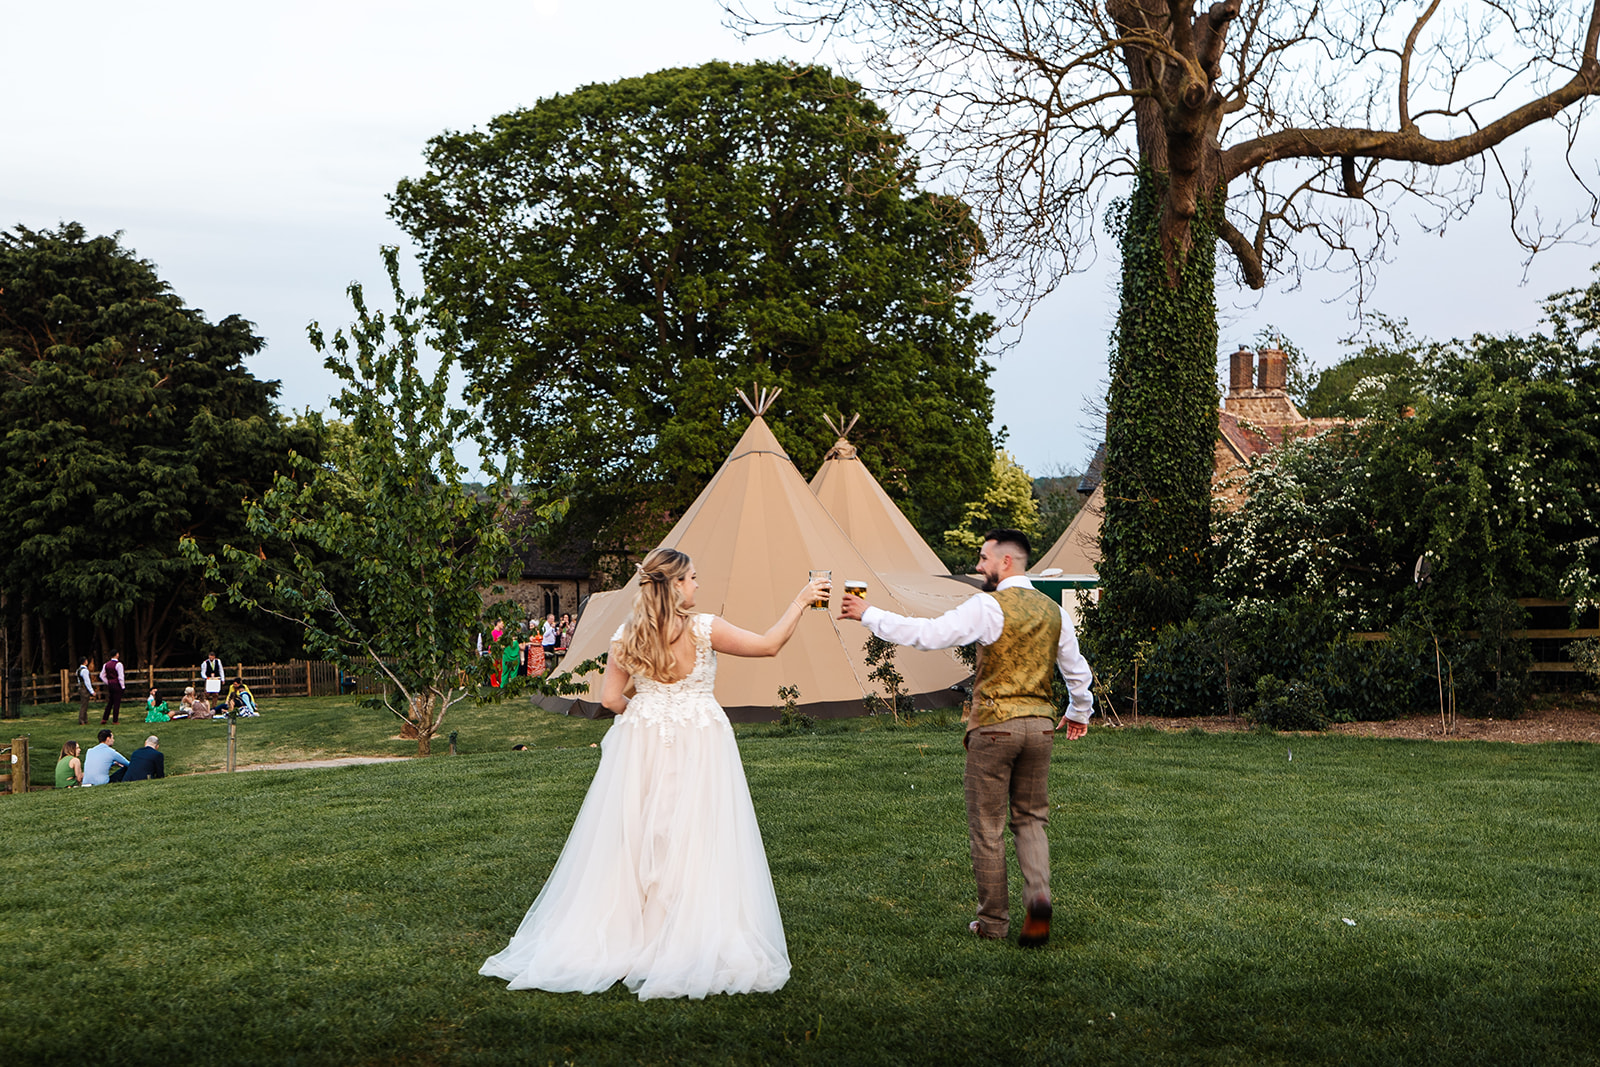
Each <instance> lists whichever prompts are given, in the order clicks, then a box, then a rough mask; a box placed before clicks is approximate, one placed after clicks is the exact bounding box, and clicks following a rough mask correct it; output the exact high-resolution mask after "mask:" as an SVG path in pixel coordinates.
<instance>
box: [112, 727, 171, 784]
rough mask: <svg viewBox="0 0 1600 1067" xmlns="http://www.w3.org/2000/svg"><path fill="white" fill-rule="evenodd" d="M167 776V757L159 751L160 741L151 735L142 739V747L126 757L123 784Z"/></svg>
mask: <svg viewBox="0 0 1600 1067" xmlns="http://www.w3.org/2000/svg"><path fill="white" fill-rule="evenodd" d="M166 776H167V757H166V755H165V753H163V752H162V751H161V739H160V738H159V737H157V736H156V735H155V734H151V735H150V736H149V737H147V738H145V739H144V747H143V748H141V749H137V750H136V751H135V752H134V754H133V755H131V756H129V757H128V773H127V774H125V775H123V776H122V780H123V781H124V782H142V781H144V780H145V779H146V778H165V777H166Z"/></svg>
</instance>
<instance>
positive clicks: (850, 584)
mask: <svg viewBox="0 0 1600 1067" xmlns="http://www.w3.org/2000/svg"><path fill="white" fill-rule="evenodd" d="M844 591H845V592H846V593H849V594H850V595H851V596H858V597H860V598H861V599H862V600H865V599H867V583H866V582H865V581H863V580H862V579H860V578H846V579H845V580H844Z"/></svg>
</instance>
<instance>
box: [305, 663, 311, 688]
mask: <svg viewBox="0 0 1600 1067" xmlns="http://www.w3.org/2000/svg"><path fill="white" fill-rule="evenodd" d="M310 695H311V661H310V660H306V696H310Z"/></svg>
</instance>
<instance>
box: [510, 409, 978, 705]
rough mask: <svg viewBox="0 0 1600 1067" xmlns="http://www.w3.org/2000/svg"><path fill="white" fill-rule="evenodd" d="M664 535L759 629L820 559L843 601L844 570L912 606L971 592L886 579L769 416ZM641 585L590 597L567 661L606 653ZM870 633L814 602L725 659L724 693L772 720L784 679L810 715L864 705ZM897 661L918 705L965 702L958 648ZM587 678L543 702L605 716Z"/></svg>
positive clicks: (877, 592) (893, 606)
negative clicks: (766, 647) (584, 686)
mask: <svg viewBox="0 0 1600 1067" xmlns="http://www.w3.org/2000/svg"><path fill="white" fill-rule="evenodd" d="M661 545H662V546H663V547H669V548H676V549H679V550H680V551H683V552H687V553H688V554H689V555H690V556H691V557H692V558H693V559H694V561H695V570H696V572H697V575H698V578H699V582H700V590H699V594H698V597H697V602H696V607H695V610H696V611H707V612H713V613H715V614H718V615H721V616H722V617H723V618H725V619H727V620H728V621H729V622H730V623H733V624H734V625H735V626H741V627H743V628H745V629H749V630H762V629H765V628H766V627H768V626H770V625H771V624H772V623H773V622H774V621H775V620H776V619H777V618H778V617H779V616H780V615H781V614H782V613H783V610H784V608H785V607H786V606H787V605H788V604H789V602H790V601H791V600H792V599H793V597H794V595H795V593H797V592H798V591H799V590H800V588H801V586H803V585H804V584H805V579H806V572H807V571H808V570H809V569H811V568H815V567H826V568H829V569H831V570H832V571H833V579H834V603H835V604H837V603H838V597H839V596H840V595H842V592H843V583H844V579H845V578H863V579H865V580H866V581H867V582H868V583H869V594H868V595H869V596H870V597H871V599H872V601H873V602H874V603H876V604H880V605H882V606H883V607H885V608H887V609H888V610H890V611H896V612H901V613H904V614H929V613H931V612H934V611H943V610H946V609H947V608H948V607H949V606H952V605H953V603H954V602H955V601H958V600H959V599H960V598H961V597H963V596H964V595H966V594H967V593H970V591H971V590H970V589H966V588H964V587H962V586H961V585H959V584H958V583H957V582H955V581H954V580H952V579H949V578H945V579H944V580H943V581H944V582H945V583H948V585H949V587H950V588H951V590H952V591H953V592H952V594H949V595H943V594H942V590H940V589H939V587H938V586H930V587H929V588H923V589H917V588H908V589H905V590H903V591H901V590H899V589H897V588H896V584H895V583H893V582H890V581H887V580H885V579H884V578H883V577H882V576H881V575H880V574H879V573H878V572H877V571H876V570H875V569H874V568H873V567H872V566H871V564H869V563H868V561H867V560H866V559H865V558H864V557H863V556H862V554H861V552H860V551H858V550H857V548H856V547H855V545H854V544H852V543H851V541H850V538H849V537H847V536H846V535H845V532H844V531H843V530H842V529H840V527H839V524H838V523H837V522H835V521H834V520H833V518H832V517H831V516H830V515H829V514H828V512H827V509H825V508H824V507H823V506H822V504H821V502H819V501H818V500H817V498H816V496H815V495H814V494H813V493H812V492H811V489H810V487H809V486H807V484H806V482H805V479H803V478H802V477H801V476H800V472H799V471H797V470H796V469H795V466H794V463H793V462H792V461H791V460H790V459H789V456H788V454H787V453H786V452H785V451H784V450H783V446H782V445H780V444H779V443H778V440H777V438H776V437H774V436H773V434H772V431H771V429H770V428H769V427H768V426H767V424H766V422H765V420H763V419H762V418H761V417H760V416H759V415H758V416H756V417H755V418H754V419H753V420H752V421H751V423H750V426H749V428H748V429H746V430H745V432H744V435H743V436H742V437H740V439H739V443H738V444H736V445H735V446H734V448H733V451H732V452H731V453H730V454H729V456H728V458H727V460H726V461H725V462H724V463H723V465H722V467H721V469H719V470H718V471H717V473H716V475H715V476H714V477H713V478H712V479H711V482H710V483H709V484H708V485H707V486H706V488H705V489H704V490H703V491H702V492H701V494H700V496H699V497H697V498H696V499H695V502H694V503H693V504H691V505H690V507H689V509H688V511H686V512H685V513H684V515H683V517H682V518H681V519H679V520H678V523H677V525H675V526H674V527H673V528H672V530H671V532H669V533H668V534H667V536H666V537H665V538H664V539H663V540H662V542H661ZM637 588H638V576H637V575H635V576H634V577H633V578H631V579H630V580H629V581H628V584H627V585H626V586H624V587H623V588H622V589H621V590H619V591H618V592H617V593H615V594H611V595H608V596H606V597H605V598H604V599H602V600H600V602H599V603H591V604H590V606H589V607H588V609H586V610H585V612H584V615H583V618H582V619H581V620H580V621H579V624H578V628H577V632H576V633H575V634H574V636H573V640H572V645H571V647H570V648H569V649H568V652H567V659H566V662H567V663H569V664H577V663H581V662H583V661H584V660H586V659H590V658H593V657H596V656H598V655H599V654H600V653H602V652H604V651H606V649H607V648H608V647H609V646H610V642H611V638H612V636H613V634H614V633H615V632H616V629H617V627H618V626H620V625H621V624H622V621H623V620H624V619H626V618H627V615H628V611H629V608H630V606H631V604H632V602H633V597H634V593H635V591H636V590H637ZM939 605H943V606H939ZM867 636H868V635H867V631H866V630H865V628H863V627H862V626H861V625H860V624H858V623H853V622H841V621H839V620H837V619H835V618H834V617H833V613H832V612H831V611H806V612H805V613H804V614H803V615H802V616H801V618H800V624H799V627H798V629H797V630H796V631H795V636H794V638H793V639H792V640H791V641H790V642H789V644H788V645H787V646H786V647H785V648H784V650H783V651H782V652H781V653H779V654H778V655H777V656H774V657H771V658H767V659H741V658H738V657H735V656H722V657H719V659H718V661H717V687H716V694H717V699H718V701H719V702H720V703H721V704H722V706H723V708H724V709H726V710H727V712H728V715H729V717H730V718H731V719H734V720H735V721H752V720H758V719H770V718H773V717H774V716H775V715H776V714H777V712H776V710H775V709H776V705H777V703H778V688H779V687H780V686H785V685H794V686H798V687H799V689H800V705H801V706H802V707H803V708H804V709H805V710H806V711H807V712H808V713H809V714H812V715H822V716H846V715H859V714H861V713H862V710H863V701H864V699H865V697H866V696H867V694H868V693H869V692H874V691H876V688H877V687H876V686H875V685H874V684H873V683H871V682H869V681H868V680H867V674H868V671H869V668H868V667H867V664H866V653H865V645H866V639H867ZM895 663H896V666H897V667H898V668H899V670H900V673H901V674H902V675H903V676H904V677H905V679H906V688H907V692H909V693H910V694H911V696H912V698H913V699H914V700H916V701H917V703H918V704H919V705H920V706H922V707H937V706H941V705H952V704H955V703H958V702H959V700H960V695H959V694H958V693H956V692H952V690H951V687H952V686H954V685H956V684H957V683H959V682H961V681H962V680H964V679H965V678H966V677H967V675H968V674H969V672H968V671H967V669H966V668H965V667H964V666H963V665H962V664H961V663H960V661H959V660H958V659H957V658H956V657H955V655H954V653H952V652H919V651H917V650H915V649H910V648H902V649H899V650H898V651H897V653H896V657H895ZM589 680H590V692H589V693H588V694H585V695H584V696H581V697H579V698H578V699H577V700H576V701H573V700H570V699H558V698H541V699H540V703H541V704H543V705H544V706H545V707H549V708H552V709H553V710H561V711H566V710H569V707H570V706H571V705H573V704H576V706H577V708H578V710H581V711H583V712H584V713H585V714H589V715H595V714H598V713H600V710H601V709H600V708H599V705H598V703H597V698H598V695H599V678H598V676H591V678H590V679H589Z"/></svg>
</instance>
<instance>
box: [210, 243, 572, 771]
mask: <svg viewBox="0 0 1600 1067" xmlns="http://www.w3.org/2000/svg"><path fill="white" fill-rule="evenodd" d="M384 260H385V264H386V266H387V267H388V272H389V280H390V283H391V285H392V287H393V290H394V298H395V305H396V306H395V310H394V311H393V312H391V313H389V314H388V315H387V316H386V315H385V314H384V313H382V312H381V311H369V310H368V309H367V306H366V302H365V299H364V297H363V294H362V290H361V287H360V286H359V285H352V286H351V287H350V290H349V293H350V299H351V302H352V303H353V304H354V306H355V312H356V322H355V323H353V324H352V325H351V326H350V328H349V332H348V333H346V332H345V331H344V330H340V331H339V332H337V333H336V334H334V336H333V339H332V341H331V342H328V341H326V340H325V338H324V337H323V335H322V332H321V330H320V329H319V328H318V327H317V325H316V324H315V323H313V324H312V326H311V329H310V333H311V343H312V345H313V346H314V347H315V348H316V349H317V351H319V352H324V353H327V358H326V361H325V363H326V366H327V367H328V369H329V370H331V371H333V373H334V374H336V375H338V377H339V379H340V380H341V381H342V382H344V386H343V388H342V389H341V390H340V392H339V395H338V396H337V397H335V398H334V400H333V408H334V410H335V411H337V412H338V414H339V415H340V416H341V417H342V418H343V419H344V420H345V421H346V422H347V423H348V428H349V432H348V433H347V434H341V435H340V436H339V437H338V438H337V442H336V447H334V448H332V449H331V450H330V457H329V459H330V461H329V462H328V463H326V464H320V463H317V462H314V461H313V460H312V459H310V458H308V457H304V456H296V457H294V462H293V465H292V469H291V471H290V472H289V473H285V474H280V475H279V476H278V477H277V479H276V480H275V481H274V482H273V484H272V486H271V487H270V488H269V489H268V490H267V491H266V492H265V493H263V494H262V495H261V497H260V498H259V499H258V500H256V501H254V502H252V503H251V504H250V506H249V509H248V518H247V525H248V529H249V533H250V540H248V541H245V542H243V543H242V544H227V545H223V546H222V548H221V559H220V560H219V559H218V558H217V556H216V555H211V554H205V553H202V552H201V550H200V549H199V547H198V546H197V545H195V543H194V542H193V541H188V542H186V543H185V547H186V549H187V551H188V553H189V555H190V558H191V559H193V560H194V561H195V562H197V563H200V564H201V565H203V566H204V567H205V568H206V572H207V574H208V575H209V576H210V577H211V578H212V579H214V580H222V579H224V577H225V568H228V567H231V568H234V569H235V573H234V574H233V577H232V578H231V580H228V581H227V596H228V599H229V600H230V601H232V602H233V603H235V604H238V605H240V606H242V607H244V608H246V609H248V610H251V611H254V612H259V613H262V614H265V615H267V616H271V617H277V618H281V619H284V620H286V621H289V622H291V623H293V624H295V625H296V626H298V627H300V628H302V629H303V630H304V633H305V644H306V648H307V650H308V651H310V652H312V653H313V654H316V655H322V656H326V657H329V658H331V659H334V660H337V661H338V662H339V664H340V665H341V666H342V667H343V668H344V669H345V670H347V671H351V672H355V671H357V670H362V671H369V670H375V671H376V672H377V673H378V674H379V675H381V676H382V677H383V678H384V679H385V681H386V683H387V686H386V689H385V695H384V702H385V705H386V706H387V707H388V708H389V710H390V711H392V712H393V713H394V714H395V715H397V716H399V717H401V718H402V719H404V720H406V721H407V722H409V723H411V724H412V725H414V726H415V727H416V731H417V753H418V755H422V756H426V755H428V754H429V752H430V751H431V747H432V740H433V737H434V736H435V734H437V733H438V731H439V728H440V726H441V725H442V724H443V723H444V721H445V716H446V714H447V713H448V712H449V711H450V709H451V708H452V707H453V706H455V705H456V704H458V703H460V702H461V701H462V700H465V699H467V698H469V697H471V696H474V695H481V694H482V688H481V681H482V679H481V678H480V673H481V672H480V670H479V666H480V657H479V655H478V650H477V638H478V635H479V634H480V633H482V634H487V633H488V631H489V624H490V617H491V615H492V614H494V612H493V611H486V609H485V604H484V598H483V595H482V593H483V591H485V590H490V589H492V588H493V587H494V585H495V583H496V582H497V581H499V580H501V579H502V578H504V577H505V576H506V573H507V572H506V569H507V567H508V565H509V564H510V561H511V559H512V558H513V553H512V551H511V549H512V543H511V539H510V537H509V535H508V534H507V530H506V527H507V524H506V523H505V522H503V521H502V519H503V518H504V517H505V515H506V514H507V513H508V512H509V511H511V510H514V508H515V506H516V504H517V503H518V502H517V501H515V500H514V499H513V497H512V493H511V486H512V478H513V476H514V473H515V470H516V465H515V462H514V460H513V459H512V458H510V457H507V458H506V459H505V461H504V463H503V464H502V465H501V467H500V468H499V469H498V470H497V471H495V472H494V475H495V476H494V480H493V482H492V484H491V485H490V486H489V487H488V488H487V490H486V491H485V493H484V494H482V495H479V494H477V493H474V492H470V491H468V489H467V488H466V486H465V484H464V483H463V481H462V475H463V474H464V473H465V472H466V468H465V467H463V466H462V464H461V462H460V461H459V460H458V459H457V458H456V448H457V445H458V444H459V443H461V442H463V441H469V440H475V441H482V440H483V439H484V438H485V431H484V427H483V424H482V422H481V421H480V420H479V419H478V418H477V417H476V416H475V415H473V414H472V413H470V412H468V411H466V410H463V409H460V408H457V407H455V406H454V405H453V404H452V400H451V396H452V394H451V390H450V371H451V368H452V367H453V366H454V363H455V358H456V352H457V351H458V349H459V343H460V342H459V337H458V335H457V334H456V333H455V332H454V325H453V323H452V321H451V320H450V318H449V316H448V315H447V314H433V315H432V318H433V320H434V321H435V322H436V323H437V324H438V332H437V335H436V336H432V337H429V338H428V341H429V343H430V344H431V345H432V347H433V348H434V349H435V350H436V351H437V352H438V353H439V354H440V360H439V365H438V367H437V369H436V370H435V371H434V372H433V374H432V375H431V376H429V375H426V374H424V372H423V370H422V368H421V367H420V366H419V359H420V355H421V346H420V340H421V338H422V334H423V329H424V326H423V320H424V317H425V315H426V314H427V313H428V312H430V311H434V310H435V309H431V308H429V306H428V305H427V304H426V303H425V302H424V301H423V300H422V299H421V298H419V297H415V296H408V295H406V293H405V292H404V290H403V288H402V286H401V284H400V277H399V258H398V251H397V250H396V249H393V248H386V249H384ZM330 349H331V352H330V351H329V350H330ZM484 454H485V455H488V454H489V453H488V451H487V450H485V453H484ZM547 517H548V513H547ZM269 549H271V551H270V552H269V551H268V550H269ZM323 559H332V560H338V561H342V562H343V564H344V566H345V567H346V568H347V569H348V572H349V573H348V576H347V578H346V579H344V580H334V579H333V578H331V577H330V572H329V570H328V568H327V567H326V566H324V565H323V564H322V563H321V560H323ZM213 603H214V601H213ZM209 606H211V604H209V603H208V607H209ZM497 610H498V606H497ZM498 651H499V650H498V649H494V650H492V652H491V654H496V655H497V654H498ZM387 687H393V693H394V695H395V697H397V698H398V700H396V699H394V698H393V697H391V695H390V693H389V689H388V688H387Z"/></svg>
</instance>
